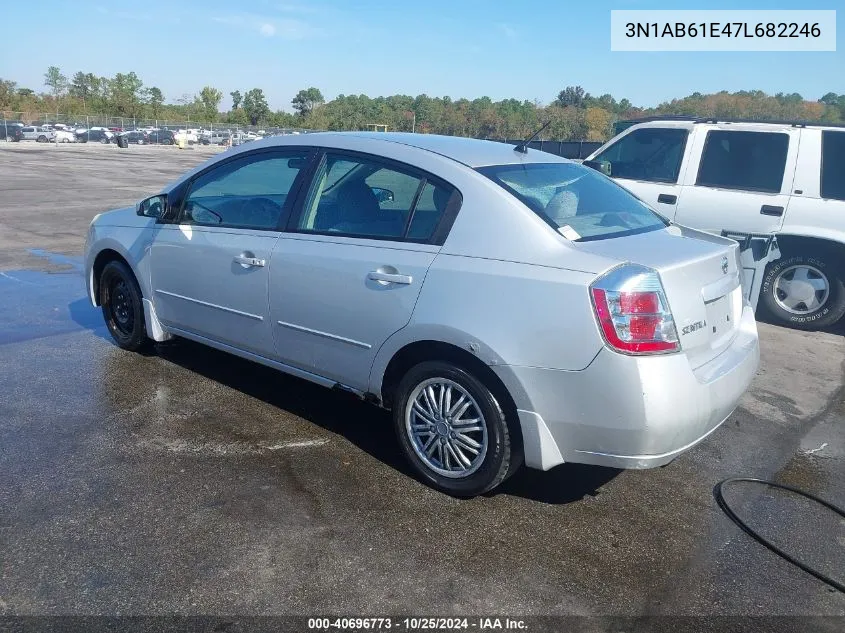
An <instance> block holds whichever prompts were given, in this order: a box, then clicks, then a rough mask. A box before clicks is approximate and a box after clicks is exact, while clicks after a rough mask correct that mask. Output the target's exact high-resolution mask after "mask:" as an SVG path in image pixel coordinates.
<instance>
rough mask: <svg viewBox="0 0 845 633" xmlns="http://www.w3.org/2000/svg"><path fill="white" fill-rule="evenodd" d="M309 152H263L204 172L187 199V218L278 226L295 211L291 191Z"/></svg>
mask: <svg viewBox="0 0 845 633" xmlns="http://www.w3.org/2000/svg"><path fill="white" fill-rule="evenodd" d="M307 160H308V152H306V151H305V150H302V151H300V152H295V153H289V152H286V153H285V154H284V155H279V154H277V153H266V152H265V153H258V154H252V155H249V156H245V157H243V158H240V159H238V160H233V161H230V162H228V163H224V164H223V165H220V166H219V167H217V168H215V169H212V170H211V171H208V172H206V173H205V174H203V175H201V176H200V177H198V178H197V179H196V180H195V181H194V182H193V183H192V184H191V189H190V191H189V193H188V196H187V197H186V198H185V203H184V207H183V210H182V221H183V222H190V223H192V224H199V225H205V226H226V227H235V228H247V229H276V228H277V227H278V226H279V225H280V223H281V222H282V220H283V212H284V213H285V214H287V213H289V211H288V209H289V207H290V205H289V204H288V199H287V198H288V194H289V193H290V191H291V188H292V187H293V183H294V181H295V180H296V177H297V176H298V175H299V172H300V171H301V170H302V169H303V168H304V167H305V165H306V163H307Z"/></svg>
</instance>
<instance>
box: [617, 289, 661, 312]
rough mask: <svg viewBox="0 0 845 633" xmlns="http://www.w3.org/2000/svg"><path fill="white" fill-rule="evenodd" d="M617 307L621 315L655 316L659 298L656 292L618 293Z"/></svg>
mask: <svg viewBox="0 0 845 633" xmlns="http://www.w3.org/2000/svg"><path fill="white" fill-rule="evenodd" d="M619 307H620V309H621V311H622V313H623V314H657V313H658V312H660V297H658V296H657V293H656V292H622V293H619Z"/></svg>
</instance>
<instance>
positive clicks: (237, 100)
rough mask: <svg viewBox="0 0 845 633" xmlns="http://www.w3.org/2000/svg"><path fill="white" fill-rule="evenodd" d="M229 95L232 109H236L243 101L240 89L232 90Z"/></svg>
mask: <svg viewBox="0 0 845 633" xmlns="http://www.w3.org/2000/svg"><path fill="white" fill-rule="evenodd" d="M229 96H230V97H232V110H237V109H238V106H239V105H241V101H243V97H242V96H241V91H240V90H234V91H233V92H230V93H229Z"/></svg>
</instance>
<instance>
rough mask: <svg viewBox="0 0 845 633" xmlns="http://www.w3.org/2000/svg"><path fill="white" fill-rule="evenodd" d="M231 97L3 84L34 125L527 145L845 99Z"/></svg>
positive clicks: (833, 115)
mask: <svg viewBox="0 0 845 633" xmlns="http://www.w3.org/2000/svg"><path fill="white" fill-rule="evenodd" d="M229 96H230V97H231V99H232V108H231V109H230V110H229V111H227V112H221V111H220V104H221V102H222V100H223V92H222V91H221V90H219V89H217V88H215V87H213V86H205V87H203V89H202V90H200V92H199V93H198V94H183V95H179V96H177V97H175V98H174V97H171V98H170V100H169V102H166V99H165V95H164V94H163V92H162V90H161V89H160V88H158V87H156V86H146V85H145V84H144V83H143V81H142V80H141V78H140V77H138V75H137V74H136V73H134V72H129V73H117V74H116V75H114V76H113V77H102V76H98V75H96V74H94V73H86V72H82V71H79V72H76V73H75V74H73V75H72V76H71V77H70V78H68V77H67V76H66V75H64V74H63V73H62V71H61V69H60V68H58V67H57V66H50V67H49V68H48V69H47V72H46V73H45V74H44V85H43V87H42V90H40V91H36V90H34V89H31V88H23V87H19V86H18V85H17V84H16V83H15V82H13V81H8V80H3V79H0V110H4V111H12V112H22V113H24V117H26V116H31V117H32V118H35V117H37V116H39V115H42V114H43V113H45V112H47V113H49V112H56V113H61V114H63V115H67V116H70V117H75V116H84V115H86V114H96V115H100V116H112V117H132V118H134V119H136V120H138V119H159V120H173V121H177V120H189V121H195V122H197V123H207V124H226V123H228V124H238V125H248V124H251V125H265V126H277V127H300V128H306V129H321V130H356V129H366V128H367V126H370V125H386V126H387V128H388V129H390V130H402V131H410V130H415V131H417V132H424V133H437V134H451V135H456V136H473V137H479V138H498V139H502V138H524V137H526V136H529V135H530V134H531V133H532V132H533V131H535V130H536V129H537V128H538V127H539V126H540V125H542V124H543V123H545V122H546V121H549V122H550V125H549V127H548V128H547V130H546V132H545V133H544V134H543V137H544V138H547V139H557V140H604V139H606V138H608V137H609V136H610V135H611V130H612V125H613V123H614V122H615V121H617V120H619V119H631V118H638V117H642V116H653V115H691V116H705V117H717V118H749V119H760V120H777V119H798V120H807V121H825V122H838V121H845V94H842V95H839V94H836V93H833V92H829V93H827V94H825V95H824V96H822V97H821V98H820V99H818V100H807V99H805V98H804V97H802V96H801V95H800V94H797V93H792V94H784V93H778V94H775V95H768V94H766V93H764V92H762V91H759V90H751V91H746V90H742V91H739V92H733V93H729V92H727V91H723V92H718V93H714V94H701V93H699V92H695V93H693V94H691V95H689V96H687V97H683V98H679V99H672V100H671V101H667V102H664V103H661V104H660V105H658V106H657V107H654V108H643V107H638V106H635V105H634V104H632V103H631V102H630V101H629V100H628V99H625V98H623V99H619V100H617V99H616V98H615V97H613V96H612V95H610V94H603V95H600V96H593V95H591V94H590V93H588V92H586V91H585V90H584V88H582V87H581V86H568V87H566V88H564V89H563V90H561V91H560V92H559V93H558V96H557V98H556V99H555V100H554V101H552V102H551V103H549V104H541V103H540V102H538V101H528V100H519V99H503V100H500V101H493V100H492V99H490V98H489V97H480V98H477V99H472V100H470V99H454V100H453V99H451V98H450V97H430V96H428V95H425V94H422V95H417V96H409V95H392V96H388V97H368V96H367V95H363V94H362V95H338V96H337V97H335V98H334V99H332V100H331V101H326V100H325V99H324V97H323V94H322V92H321V91H320V90H319V89H318V88H315V87H310V88H305V89H302V90H300V91H299V92H298V93H297V94H296V96H295V97H294V98H293V100H292V101H291V109H292V111H291V112H288V111H284V110H277V111H275V112H274V111H272V110H271V108H270V107H269V105H268V103H267V98H266V96H265V95H264V91H263V90H262V89H261V88H252V89H250V90H246V91H244V92H243V93H242V92H241V91H240V90H234V91H232V92H230V93H229Z"/></svg>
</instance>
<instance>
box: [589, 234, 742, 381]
mask: <svg viewBox="0 0 845 633" xmlns="http://www.w3.org/2000/svg"><path fill="white" fill-rule="evenodd" d="M573 245H574V246H577V248H578V250H579V251H585V252H589V253H592V254H595V255H603V256H605V257H610V258H613V259H615V260H618V261H619V262H620V263H624V262H631V263H634V264H640V265H642V266H648V267H649V268H652V269H654V270H656V271H657V272H658V274H659V275H660V280H661V282H662V284H663V289H664V291H665V293H666V299H667V301H668V302H669V308H670V309H671V311H672V316H673V318H674V320H675V327H676V328H677V330H678V339H679V341H680V343H681V349H682V350H683V351H684V352H685V353H686V355H687V357H688V358H689V361H690V364H691V365H692V367H693V368H696V367H700V366H701V365H703V364H705V363H707V362H708V361H710V360H712V359H713V358H715V357H716V356H718V355H719V354H720V353H721V352H722V351H724V350H725V349H726V348H727V347H728V346H729V345H730V344H731V342H732V341H733V339H734V337H735V336H736V332H737V329H738V327H739V321H740V317H741V315H742V308H743V297H742V282H741V271H740V269H739V267H738V262H739V257H738V253H739V245H738V244H737V243H736V242H735V241H733V240H729V239H726V238H723V237H718V236H715V235H710V234H708V233H702V232H700V231H695V230H692V229H688V228H684V227H679V226H675V225H673V226H670V227H667V228H666V229H661V230H657V231H649V232H647V233H641V234H639V235H629V236H623V237H618V238H609V239H603V240H595V241H586V242H573Z"/></svg>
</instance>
